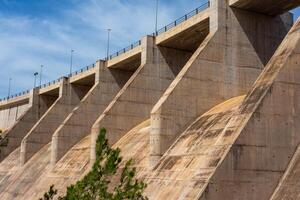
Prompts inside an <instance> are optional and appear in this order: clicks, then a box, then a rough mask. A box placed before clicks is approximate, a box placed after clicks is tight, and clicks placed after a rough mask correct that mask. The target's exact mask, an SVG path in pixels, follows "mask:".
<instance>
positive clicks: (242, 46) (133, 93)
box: [0, 0, 300, 200]
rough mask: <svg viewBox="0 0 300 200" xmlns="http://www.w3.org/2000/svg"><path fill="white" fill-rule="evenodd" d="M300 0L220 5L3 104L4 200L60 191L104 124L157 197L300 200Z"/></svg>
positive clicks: (90, 153) (74, 176) (79, 172)
mask: <svg viewBox="0 0 300 200" xmlns="http://www.w3.org/2000/svg"><path fill="white" fill-rule="evenodd" d="M299 5H300V0H264V1H262V0H226V1H224V0H210V1H207V3H205V4H204V5H202V6H201V7H199V8H197V9H195V10H194V11H192V12H191V13H188V14H186V15H185V16H183V17H182V18H180V19H178V20H176V21H175V22H173V23H171V24H169V25H168V26H165V27H163V28H162V29H160V30H159V31H158V32H156V33H153V34H150V35H147V36H145V37H143V38H141V40H139V41H138V42H137V43H134V44H132V45H130V46H129V47H127V48H124V49H123V50H121V51H119V52H117V53H116V54H113V55H111V56H109V57H107V58H105V59H103V60H97V61H95V64H93V65H91V66H88V67H86V68H84V69H82V70H80V71H77V72H74V73H72V74H70V75H69V76H66V77H61V78H59V79H57V80H56V81H53V82H50V83H49V84H45V85H41V86H39V87H36V88H34V89H32V90H31V91H27V92H23V93H20V94H18V95H15V96H12V97H9V98H5V99H3V100H1V101H0V129H2V130H4V131H3V133H2V134H1V140H0V146H1V147H0V149H1V152H0V199H1V200H29V199H30V200H31V199H39V198H40V197H42V195H43V194H44V193H45V192H46V191H48V189H49V187H50V185H53V184H54V185H55V187H56V188H57V189H58V192H59V194H64V193H65V192H66V187H67V186H69V185H70V184H72V183H75V182H76V181H77V180H79V179H80V178H82V177H83V176H84V175H85V174H86V173H87V172H88V171H89V170H90V166H91V164H92V163H93V161H94V160H95V151H94V150H95V143H96V138H97V135H98V133H99V130H100V129H101V128H102V127H105V128H106V129H107V131H108V135H107V136H108V139H109V142H110V143H111V145H113V146H114V147H119V148H120V149H121V151H122V156H123V158H124V160H128V159H131V158H132V159H134V161H135V162H134V163H135V164H134V165H135V167H136V168H137V176H138V178H139V179H141V180H144V182H146V183H147V185H148V186H147V188H146V190H145V195H146V196H147V197H149V199H151V200H152V199H153V200H156V199H158V200H169V199H170V200H173V199H174V200H185V199H187V200H280V199H284V200H296V199H300V189H299V188H300V187H299V186H300V162H299V161H300V147H299V145H300V19H299V20H297V21H296V22H294V20H293V15H292V14H291V13H290V12H289V11H290V10H292V9H294V8H297V7H298V6H299Z"/></svg>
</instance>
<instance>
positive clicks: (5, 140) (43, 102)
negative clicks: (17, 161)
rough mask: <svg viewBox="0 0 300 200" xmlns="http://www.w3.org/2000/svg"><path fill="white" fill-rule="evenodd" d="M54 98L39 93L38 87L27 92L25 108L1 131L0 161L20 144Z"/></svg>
mask: <svg viewBox="0 0 300 200" xmlns="http://www.w3.org/2000/svg"><path fill="white" fill-rule="evenodd" d="M54 100H55V99H53V98H51V97H49V96H48V97H45V96H44V95H41V96H40V95H39V89H38V88H36V89H33V90H32V91H31V92H30V94H29V100H28V101H29V102H28V108H27V110H26V111H25V112H24V113H23V114H22V115H21V116H20V117H19V118H18V120H17V121H16V122H15V123H14V125H13V126H12V127H10V128H9V129H8V130H6V131H5V132H4V133H2V135H1V136H2V139H1V141H0V143H1V151H0V161H2V160H3V159H4V158H5V157H6V156H7V155H8V154H10V153H11V152H12V151H13V150H15V149H16V148H17V147H19V146H20V145H21V141H22V139H23V138H24V137H25V136H26V134H27V133H28V132H29V131H30V129H31V128H32V127H33V126H34V124H35V123H36V122H37V121H38V120H39V118H40V117H41V116H42V115H43V114H44V113H45V112H46V111H47V109H48V108H49V107H50V106H51V105H52V103H53V102H54Z"/></svg>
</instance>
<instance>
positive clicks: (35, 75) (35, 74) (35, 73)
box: [33, 72, 39, 89]
mask: <svg viewBox="0 0 300 200" xmlns="http://www.w3.org/2000/svg"><path fill="white" fill-rule="evenodd" d="M33 75H34V84H33V89H35V87H36V77H37V75H39V73H38V72H34V74H33Z"/></svg>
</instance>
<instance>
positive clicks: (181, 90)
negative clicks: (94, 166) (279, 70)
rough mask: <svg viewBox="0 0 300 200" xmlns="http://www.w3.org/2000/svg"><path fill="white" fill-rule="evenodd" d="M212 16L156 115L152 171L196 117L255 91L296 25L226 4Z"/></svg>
mask: <svg viewBox="0 0 300 200" xmlns="http://www.w3.org/2000/svg"><path fill="white" fill-rule="evenodd" d="M210 12H211V13H212V14H211V17H210V33H209V35H208V37H207V38H206V39H205V41H204V42H203V43H202V44H201V45H200V47H199V48H198V49H197V50H196V52H195V53H194V54H193V56H192V57H191V58H190V60H189V61H188V62H187V64H186V65H185V66H184V67H183V69H182V70H181V71H180V73H179V74H178V76H177V77H176V78H175V80H174V81H173V82H172V83H171V85H170V86H169V88H168V89H167V90H166V92H165V93H164V94H163V96H162V97H161V99H160V100H159V101H158V103H156V105H155V106H154V108H153V109H152V111H151V134H150V137H151V138H150V140H151V148H150V154H151V160H150V166H152V167H153V166H155V164H156V163H157V161H158V160H159V159H160V157H161V156H162V155H163V154H164V152H165V151H166V150H167V149H168V148H169V147H170V145H171V144H172V143H173V142H174V141H175V139H176V137H177V136H178V135H179V134H180V133H181V132H182V131H183V130H184V129H185V128H186V127H187V125H188V124H189V123H191V122H192V121H193V120H194V119H195V118H196V117H198V116H200V115H201V114H203V113H204V112H205V111H207V110H209V109H210V108H212V107H213V106H215V105H217V104H218V103H221V102H223V101H224V100H226V99H229V98H231V97H234V96H238V95H241V94H245V93H246V92H247V91H248V90H249V89H250V88H251V86H252V84H253V83H254V81H255V80H256V78H257V77H258V75H259V74H260V72H261V70H262V69H263V66H264V64H265V63H266V62H267V61H268V60H269V58H270V57H271V56H272V54H273V53H274V51H275V50H276V48H277V46H278V45H279V44H280V42H281V41H282V39H283V38H284V36H285V34H286V33H287V31H288V30H289V28H290V26H291V24H292V17H291V16H290V15H288V14H287V15H284V16H278V17H275V18H273V17H267V16H262V15H259V14H255V13H249V12H246V11H242V10H237V9H235V10H232V9H231V8H230V7H229V6H228V5H226V2H225V1H212V2H211V8H210ZM258 27H259V28H258ZM263 27H269V29H268V31H266V30H265V29H264V28H263ZM277 30H280V31H277ZM254 40H256V41H259V42H256V43H253V41H254ZM265 45H266V46H267V47H269V48H266V46H265Z"/></svg>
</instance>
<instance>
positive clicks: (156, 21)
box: [155, 0, 158, 35]
mask: <svg viewBox="0 0 300 200" xmlns="http://www.w3.org/2000/svg"><path fill="white" fill-rule="evenodd" d="M157 24H158V0H156V11H155V35H156V34H157Z"/></svg>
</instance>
